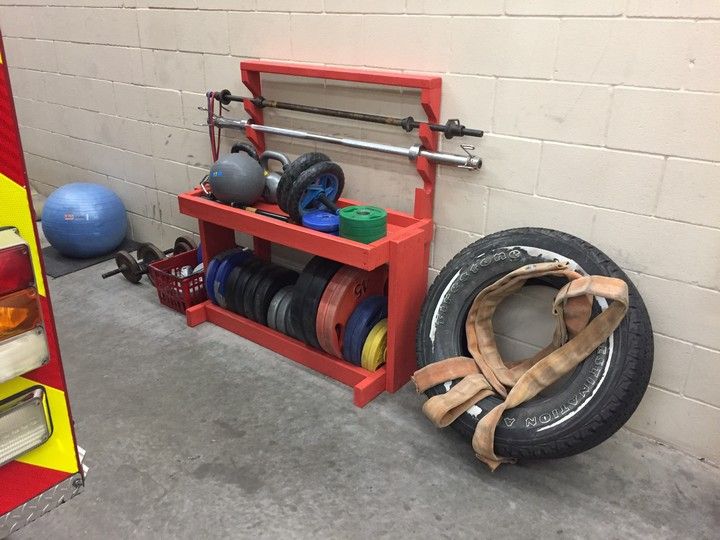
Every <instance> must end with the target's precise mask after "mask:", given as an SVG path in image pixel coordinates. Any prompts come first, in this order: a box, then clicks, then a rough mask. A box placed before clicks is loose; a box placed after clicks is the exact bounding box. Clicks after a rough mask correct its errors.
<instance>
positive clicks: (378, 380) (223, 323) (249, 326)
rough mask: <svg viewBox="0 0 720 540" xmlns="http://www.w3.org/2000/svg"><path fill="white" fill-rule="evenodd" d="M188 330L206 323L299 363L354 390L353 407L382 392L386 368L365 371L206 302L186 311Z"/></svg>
mask: <svg viewBox="0 0 720 540" xmlns="http://www.w3.org/2000/svg"><path fill="white" fill-rule="evenodd" d="M185 315H186V317H187V321H188V325H189V326H196V325H198V324H200V323H202V322H205V321H208V322H211V323H213V324H216V325H217V326H220V327H222V328H224V329H225V330H229V331H230V332H233V333H234V334H237V335H239V336H242V337H244V338H246V339H249V340H250V341H254V342H255V343H257V344H258V345H262V346H263V347H265V348H266V349H270V350H272V351H275V352H276V353H278V354H282V355H283V356H285V357H287V358H290V359H291V360H294V361H295V362H298V363H299V364H302V365H304V366H306V367H309V368H310V369H313V370H315V371H317V372H319V373H322V374H323V375H327V376H328V377H332V378H333V379H335V380H336V381H339V382H341V383H343V384H345V385H347V386H351V387H352V388H353V403H355V405H357V406H358V407H363V406H365V405H366V404H367V403H369V402H370V401H371V400H372V399H373V398H374V397H376V396H377V395H379V394H380V393H382V391H383V390H385V377H386V375H385V367H384V366H382V367H380V368H379V369H378V370H377V371H375V372H372V371H367V370H366V369H363V368H361V367H358V366H356V365H354V364H351V363H349V362H345V361H344V360H341V359H339V358H335V357H334V356H330V355H329V354H326V353H324V352H322V351H319V350H317V349H313V348H312V347H308V346H307V345H305V344H304V343H302V342H300V341H298V340H296V339H293V338H291V337H289V336H286V335H285V334H283V333H281V332H277V331H275V330H273V329H272V328H268V327H267V326H263V325H261V324H258V323H256V322H254V321H251V320H249V319H246V318H245V317H242V316H240V315H238V314H236V313H233V312H231V311H228V310H226V309H223V308H221V307H220V306H216V305H215V304H213V303H212V302H210V301H209V300H207V301H205V302H203V303H202V304H198V305H195V306H193V307H191V308H189V309H188V310H187V312H186V314H185Z"/></svg>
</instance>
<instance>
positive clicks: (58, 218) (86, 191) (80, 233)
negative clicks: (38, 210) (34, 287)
mask: <svg viewBox="0 0 720 540" xmlns="http://www.w3.org/2000/svg"><path fill="white" fill-rule="evenodd" d="M42 228H43V232H44V233H45V237H46V238H47V239H48V242H50V244H51V245H52V246H53V247H54V248H55V249H57V250H58V251H59V252H60V253H62V254H63V255H66V256H68V257H77V258H88V257H96V256H98V255H104V254H106V253H109V252H110V251H112V250H114V249H115V248H117V247H118V246H119V245H120V244H121V243H122V241H123V239H124V238H125V233H126V231H127V216H126V215H125V206H123V203H122V201H121V200H120V197H118V196H117V195H115V193H113V192H112V191H111V190H110V189H108V188H106V187H105V186H101V185H98V184H87V183H80V182H78V183H74V184H66V185H64V186H62V187H60V188H58V189H56V190H55V191H54V192H53V193H52V194H51V195H50V196H49V197H48V199H47V202H45V208H43V212H42Z"/></svg>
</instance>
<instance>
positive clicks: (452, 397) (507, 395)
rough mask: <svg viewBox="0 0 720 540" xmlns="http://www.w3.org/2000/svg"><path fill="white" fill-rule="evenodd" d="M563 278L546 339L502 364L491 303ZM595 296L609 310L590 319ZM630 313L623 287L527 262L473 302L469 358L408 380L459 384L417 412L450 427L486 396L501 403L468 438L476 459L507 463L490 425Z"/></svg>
mask: <svg viewBox="0 0 720 540" xmlns="http://www.w3.org/2000/svg"><path fill="white" fill-rule="evenodd" d="M544 276H558V277H565V278H566V279H567V280H568V283H567V284H566V285H565V286H564V287H562V288H561V289H560V290H559V291H558V293H557V295H556V296H555V300H554V302H553V315H554V316H555V319H556V325H555V331H554V333H553V338H552V341H551V342H550V343H549V344H548V345H547V346H546V347H545V348H543V349H542V350H541V351H540V352H538V353H537V354H535V355H534V356H532V357H530V358H527V359H525V360H522V361H519V362H514V363H511V364H509V363H506V362H505V361H504V360H503V359H502V357H501V356H500V353H499V352H498V348H497V343H496V342H495V332H494V329H493V324H492V317H493V315H494V313H495V310H496V309H497V306H498V305H499V304H500V303H501V302H502V301H503V300H504V299H505V298H507V297H508V296H510V295H511V294H513V293H515V292H517V291H519V290H520V289H521V288H522V287H523V285H525V282H527V280H529V279H531V278H539V277H544ZM593 297H602V298H606V299H607V300H608V301H611V302H609V305H608V307H607V308H606V309H604V310H603V311H602V312H601V313H600V314H598V315H597V316H596V317H594V318H592V320H591V315H592V300H593ZM627 308H628V287H627V284H626V283H625V282H624V281H623V280H621V279H617V278H611V277H606V276H582V275H580V274H578V273H577V272H575V271H573V270H571V269H570V268H569V267H568V266H567V265H566V264H563V263H559V262H551V263H540V264H529V265H527V266H523V267H522V268H518V269H517V270H514V271H512V272H510V273H509V274H507V275H505V276H504V277H502V278H500V279H499V280H497V281H496V282H495V283H493V284H492V285H490V286H488V287H486V288H485V289H483V290H482V291H480V293H478V295H477V296H476V297H475V300H474V301H473V303H472V306H470V311H469V313H468V316H467V320H466V324H465V333H466V336H467V343H468V351H469V352H470V355H471V358H467V357H453V358H448V359H445V360H441V361H439V362H435V363H432V364H429V365H428V366H425V367H424V368H422V369H420V370H418V371H416V372H415V374H414V375H413V381H414V382H415V386H416V388H417V390H418V392H423V391H425V390H427V389H428V388H431V387H433V386H436V385H438V384H442V383H444V382H447V381H452V380H455V379H461V381H460V382H458V383H457V384H455V385H453V387H452V388H451V389H450V390H449V391H448V392H445V393H443V394H439V395H436V396H433V397H431V398H430V399H428V400H427V401H426V402H425V405H424V406H423V412H424V413H425V415H426V416H427V417H428V418H429V419H430V420H431V421H432V422H433V423H434V424H435V425H436V426H438V427H445V426H447V425H449V424H451V423H452V422H453V421H454V420H455V419H456V418H458V417H459V416H460V415H462V414H463V413H464V412H466V411H467V410H468V409H469V408H470V407H472V406H473V405H475V404H476V403H478V402H479V401H481V400H482V399H485V398H486V397H488V396H491V395H499V396H500V397H502V398H503V399H504V401H503V402H502V403H501V404H499V405H497V406H496V407H495V408H493V409H492V410H490V412H488V413H487V414H486V415H485V416H484V417H483V418H482V419H481V420H480V421H479V422H478V424H477V427H476V429H475V434H474V436H473V439H472V445H473V449H474V450H475V453H476V455H477V457H478V458H479V459H480V460H481V461H482V462H483V463H485V464H487V465H488V466H489V467H490V468H491V469H492V470H495V469H496V468H497V467H498V466H499V465H500V464H501V463H508V462H513V460H512V459H510V458H505V457H501V456H497V455H495V452H494V448H493V447H494V440H495V427H496V426H497V424H498V422H499V421H500V418H501V417H502V414H503V412H505V411H506V410H507V409H512V408H513V407H517V406H518V405H520V404H521V403H524V402H526V401H528V400H529V399H532V398H533V397H534V396H536V395H537V394H538V393H539V392H540V391H541V390H543V389H544V388H547V387H548V386H550V385H551V384H553V383H554V382H555V381H557V380H558V379H560V378H561V377H562V376H563V375H565V374H567V373H569V372H570V371H571V370H572V369H573V368H574V367H575V366H577V365H578V364H579V363H580V362H582V361H583V360H584V359H585V358H587V357H588V355H590V353H591V352H592V351H593V350H595V349H596V348H597V347H598V346H599V345H600V344H601V343H603V342H604V341H605V340H606V339H607V338H608V337H609V336H610V335H611V334H612V333H613V332H614V331H615V329H616V328H617V326H618V325H619V324H620V321H622V319H623V317H624V316H625V313H626V312H627Z"/></svg>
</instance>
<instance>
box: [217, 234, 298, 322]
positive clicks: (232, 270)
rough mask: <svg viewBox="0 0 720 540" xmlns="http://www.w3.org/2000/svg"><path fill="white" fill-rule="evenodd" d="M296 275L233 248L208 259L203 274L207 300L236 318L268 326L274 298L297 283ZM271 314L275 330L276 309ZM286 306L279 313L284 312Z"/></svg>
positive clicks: (248, 251)
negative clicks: (239, 317) (238, 316)
mask: <svg viewBox="0 0 720 540" xmlns="http://www.w3.org/2000/svg"><path fill="white" fill-rule="evenodd" d="M297 278H298V274H297V272H295V271H293V270H288V269H287V268H283V267H281V266H278V265H275V264H272V263H268V262H266V261H263V260H260V259H258V258H256V257H254V256H253V253H252V251H250V250H247V249H245V248H235V249H231V250H228V251H224V252H222V253H220V254H219V255H217V256H215V257H214V258H213V259H211V261H210V263H209V264H208V270H207V273H206V283H207V290H208V297H209V298H210V300H211V301H212V302H213V303H215V304H217V305H219V306H220V307H223V308H225V309H227V310H230V311H232V312H234V313H237V314H238V315H242V316H243V317H246V318H248V319H250V320H253V321H255V322H258V323H260V324H264V325H268V326H270V320H269V315H270V314H271V311H270V308H271V305H272V304H273V300H275V297H276V296H277V295H278V294H279V293H280V292H281V291H284V295H285V296H288V289H289V288H290V289H291V288H292V286H293V285H294V283H295V282H296V281H297ZM278 303H279V300H278V301H277V302H276V305H275V309H274V311H273V312H272V327H273V328H275V329H279V328H278V323H277V317H278V306H277V304H278ZM287 311H288V310H287V307H286V308H285V310H284V311H283V312H282V313H286V312H287Z"/></svg>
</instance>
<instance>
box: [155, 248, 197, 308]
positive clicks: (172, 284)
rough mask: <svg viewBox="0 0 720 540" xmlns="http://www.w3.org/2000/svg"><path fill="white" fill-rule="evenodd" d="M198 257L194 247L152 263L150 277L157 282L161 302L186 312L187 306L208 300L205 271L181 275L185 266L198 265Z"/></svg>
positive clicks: (156, 286)
mask: <svg viewBox="0 0 720 540" xmlns="http://www.w3.org/2000/svg"><path fill="white" fill-rule="evenodd" d="M197 257H198V253H197V249H193V250H192V251H187V252H185V253H181V254H179V255H173V256H172V257H168V258H167V259H162V260H160V261H155V262H153V263H150V268H149V271H150V278H151V279H152V281H153V283H155V288H156V289H157V293H158V298H159V299H160V303H161V304H163V305H164V306H167V307H169V308H172V309H174V310H175V311H179V312H180V313H185V310H186V309H187V308H189V307H191V306H194V305H195V304H199V303H200V302H204V301H205V300H207V292H206V291H205V274H204V273H203V272H199V273H197V274H193V275H192V276H189V277H180V269H181V268H182V267H183V266H192V267H193V268H195V267H196V266H197V264H198V262H197Z"/></svg>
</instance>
